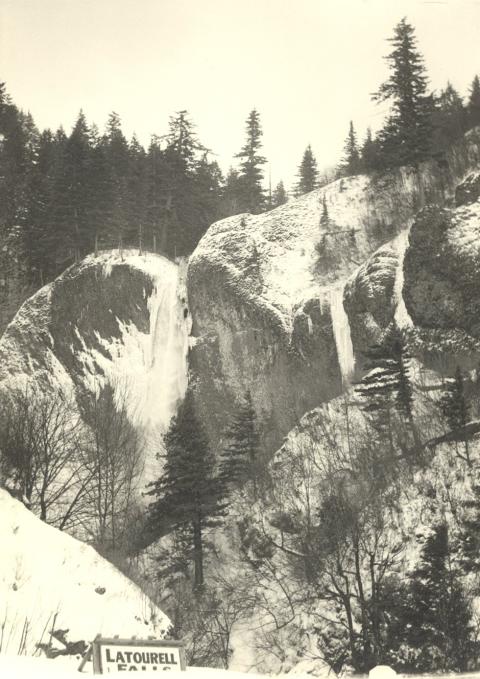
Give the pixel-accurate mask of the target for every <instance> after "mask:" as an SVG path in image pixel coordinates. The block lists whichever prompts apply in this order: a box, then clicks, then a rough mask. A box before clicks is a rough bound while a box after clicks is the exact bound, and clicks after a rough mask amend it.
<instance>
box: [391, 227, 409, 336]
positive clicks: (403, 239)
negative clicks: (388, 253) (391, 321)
mask: <svg viewBox="0 0 480 679" xmlns="http://www.w3.org/2000/svg"><path fill="white" fill-rule="evenodd" d="M409 233H410V229H405V231H401V232H400V233H399V234H398V236H397V237H396V238H394V240H393V241H392V249H393V250H394V252H396V254H397V257H398V263H397V270H396V273H395V283H394V287H393V300H394V304H395V322H396V324H397V326H398V327H399V328H411V327H412V326H413V321H412V319H411V318H410V314H409V313H408V311H407V307H406V306H405V300H404V299H403V283H404V273H403V261H404V259H405V252H406V250H407V247H408V235H409Z"/></svg>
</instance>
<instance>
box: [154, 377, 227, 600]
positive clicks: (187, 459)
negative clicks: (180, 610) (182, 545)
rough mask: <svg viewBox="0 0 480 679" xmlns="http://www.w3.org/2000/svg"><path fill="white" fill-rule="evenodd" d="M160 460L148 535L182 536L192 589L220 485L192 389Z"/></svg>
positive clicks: (197, 585) (198, 583)
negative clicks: (162, 463)
mask: <svg viewBox="0 0 480 679" xmlns="http://www.w3.org/2000/svg"><path fill="white" fill-rule="evenodd" d="M165 450H166V458H165V466H164V469H163V473H162V475H161V477H160V478H159V479H158V480H157V481H156V482H155V483H154V484H152V486H151V490H150V491H149V495H152V496H153V497H154V498H155V499H154V501H153V502H152V504H151V505H150V507H149V526H150V537H151V539H155V537H159V536H161V535H165V534H166V533H169V532H171V531H172V530H177V531H180V533H181V534H183V535H184V536H187V537H186V538H185V539H187V541H188V547H189V549H188V558H189V560H190V561H193V564H194V589H195V590H196V591H199V590H201V589H202V587H203V585H204V580H205V576H204V552H205V537H206V533H207V532H208V530H209V529H211V528H212V527H214V526H217V525H218V524H219V521H220V517H221V516H222V514H223V510H224V506H225V505H224V503H223V500H222V498H223V496H224V486H223V483H222V482H221V480H220V479H219V477H217V476H215V473H214V468H215V460H214V457H213V455H212V453H211V451H210V449H209V446H208V440H207V437H206V434H205V432H204V430H203V427H202V424H201V422H200V420H199V419H198V417H197V414H196V411H195V402H194V394H193V391H192V390H191V389H189V390H188V391H187V394H186V396H185V399H184V401H183V403H182V404H181V405H180V407H179V409H178V412H177V415H176V416H175V417H174V418H173V420H172V423H171V425H170V427H169V429H168V432H167V433H166V435H165Z"/></svg>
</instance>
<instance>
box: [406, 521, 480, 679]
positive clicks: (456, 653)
mask: <svg viewBox="0 0 480 679" xmlns="http://www.w3.org/2000/svg"><path fill="white" fill-rule="evenodd" d="M453 552H454V550H453V548H452V545H451V544H450V540H449V531H448V527H447V525H446V524H445V523H442V524H440V525H438V526H436V527H435V528H434V529H433V533H432V535H430V536H429V537H428V538H427V540H426V542H425V545H424V547H423V549H422V554H421V561H420V565H419V566H418V567H417V568H416V569H415V570H414V571H413V573H412V574H411V576H410V587H409V589H410V597H409V601H408V602H407V606H406V611H405V620H404V630H405V636H406V641H407V643H408V645H409V646H410V647H411V648H414V649H417V654H416V655H415V661H414V668H411V667H410V668H408V667H407V668H406V669H409V670H410V671H412V669H414V670H415V671H416V672H424V671H430V672H432V671H443V672H446V671H455V672H462V671H465V670H467V668H468V667H469V661H470V659H471V656H472V650H473V645H472V632H473V626H472V610H471V606H470V604H469V602H468V600H467V598H466V596H465V593H464V591H463V588H462V585H461V580H460V573H459V571H458V569H457V568H456V566H455V564H454V553H453Z"/></svg>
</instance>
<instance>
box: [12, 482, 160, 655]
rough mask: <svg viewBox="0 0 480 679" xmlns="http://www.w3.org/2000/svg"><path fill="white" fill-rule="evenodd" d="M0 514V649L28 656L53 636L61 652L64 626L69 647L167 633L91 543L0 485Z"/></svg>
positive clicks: (152, 609)
mask: <svg viewBox="0 0 480 679" xmlns="http://www.w3.org/2000/svg"><path fill="white" fill-rule="evenodd" d="M0 516H1V521H0V545H1V554H2V556H1V559H0V653H3V654H5V653H10V654H16V653H20V654H25V655H32V654H34V653H35V651H37V650H38V647H37V644H40V643H41V644H44V645H46V646H48V645H49V643H50V642H52V641H53V647H54V648H57V649H62V648H63V649H64V648H65V645H64V644H62V643H61V642H59V641H58V637H59V636H60V637H61V636H62V635H61V631H62V630H63V631H64V632H65V635H64V638H65V640H66V641H67V642H69V643H72V644H74V643H75V642H86V643H88V642H90V641H91V640H92V639H93V638H94V637H95V636H96V634H98V633H102V634H103V635H106V636H108V635H110V636H112V635H115V634H118V635H120V636H123V637H130V636H134V635H137V636H141V637H147V636H149V635H155V636H157V637H159V638H161V637H162V636H165V634H166V632H167V630H168V627H169V624H170V623H169V620H168V618H167V617H166V616H165V615H164V614H163V613H162V611H160V609H158V608H157V607H156V606H155V605H154V604H153V603H152V602H151V601H150V600H149V599H148V597H146V596H145V594H143V593H142V591H141V590H140V589H139V588H138V587H137V586H136V585H134V584H133V583H132V582H130V581H129V580H128V579H127V578H126V577H125V576H124V575H122V574H121V573H120V572H119V571H118V570H117V569H116V568H114V566H112V565H111V564H110V563H108V562H107V561H106V560H105V559H103V558H102V557H101V556H99V554H98V553H97V552H96V551H95V550H94V549H93V548H92V547H89V546H87V545H85V544H83V543H81V542H79V541H77V540H75V539H74V538H72V537H70V536H68V535H66V534H65V533H62V532H60V531H57V530H56V529H55V528H52V527H51V526H48V525H47V524H45V523H43V522H41V521H40V520H39V519H37V518H36V517H35V516H34V515H33V514H32V513H31V512H29V511H28V510H27V509H26V508H25V507H24V506H23V505H22V504H21V503H20V502H18V501H17V500H14V499H13V498H12V497H11V496H10V495H9V494H8V493H7V492H6V491H4V490H1V489H0ZM52 631H53V632H54V633H55V635H54V637H53V638H52ZM59 632H60V634H59ZM55 637H57V638H55ZM81 648H82V644H81V643H79V644H78V649H79V650H80V649H81ZM39 652H40V651H39Z"/></svg>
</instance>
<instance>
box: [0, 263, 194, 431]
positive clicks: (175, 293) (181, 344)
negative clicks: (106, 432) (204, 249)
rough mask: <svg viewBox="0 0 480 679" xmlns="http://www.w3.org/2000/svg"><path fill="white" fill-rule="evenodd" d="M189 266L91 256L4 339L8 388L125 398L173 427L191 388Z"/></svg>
mask: <svg viewBox="0 0 480 679" xmlns="http://www.w3.org/2000/svg"><path fill="white" fill-rule="evenodd" d="M181 269H182V267H181V266H179V265H177V264H175V263H174V262H171V261H169V260H167V259H165V258H164V257H162V256H159V255H154V254H148V253H147V254H143V255H139V254H137V252H135V251H124V252H123V253H122V254H120V253H119V252H118V251H111V252H106V253H103V254H101V255H99V256H98V257H94V256H89V257H87V258H86V259H84V260H83V261H82V262H80V263H79V264H78V265H74V266H72V267H70V268H69V269H67V271H65V272H64V273H63V274H62V275H61V276H60V277H59V278H57V279H56V280H55V281H54V282H53V283H50V284H49V285H47V286H45V287H44V288H42V289H41V290H39V292H37V293H36V294H35V295H34V296H33V297H32V298H30V299H29V300H27V301H26V302H25V304H24V305H23V306H22V307H21V308H20V310H19V311H18V313H17V315H16V316H15V318H14V319H13V321H12V322H11V323H10V325H9V326H8V328H7V329H6V331H5V333H4V335H3V337H2V339H1V340H0V378H1V379H2V380H4V381H5V382H6V383H8V384H10V385H11V384H14V385H18V384H23V383H25V382H27V383H34V384H37V385H40V386H41V387H42V388H53V389H58V388H61V389H63V390H67V391H69V390H71V389H80V390H82V391H84V390H87V392H95V391H96V390H98V389H99V388H100V387H101V386H102V385H103V384H104V382H105V381H106V380H109V381H111V382H113V383H114V384H115V387H116V389H117V393H118V394H126V395H127V399H128V403H129V410H130V413H131V416H132V419H137V420H140V421H141V422H142V423H144V424H152V425H160V426H161V427H163V428H164V427H165V426H166V425H167V424H168V421H169V419H170V417H171V415H172V414H173V412H174V411H175V408H176V405H177V402H178V400H179V399H181V398H182V396H183V394H184V392H185V389H186V385H187V364H186V362H187V352H188V335H189V330H190V316H189V313H188V307H187V301H186V291H185V289H184V284H182V277H181V273H182V272H181Z"/></svg>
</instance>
